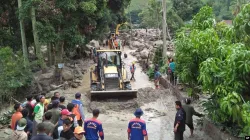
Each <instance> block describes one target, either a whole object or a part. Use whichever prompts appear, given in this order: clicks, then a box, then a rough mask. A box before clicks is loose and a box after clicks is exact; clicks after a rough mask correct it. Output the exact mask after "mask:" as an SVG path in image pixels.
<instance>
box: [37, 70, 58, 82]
mask: <svg viewBox="0 0 250 140" xmlns="http://www.w3.org/2000/svg"><path fill="white" fill-rule="evenodd" d="M53 77H54V73H53V72H50V73H44V74H41V75H40V76H39V78H38V79H39V81H42V80H45V79H53Z"/></svg>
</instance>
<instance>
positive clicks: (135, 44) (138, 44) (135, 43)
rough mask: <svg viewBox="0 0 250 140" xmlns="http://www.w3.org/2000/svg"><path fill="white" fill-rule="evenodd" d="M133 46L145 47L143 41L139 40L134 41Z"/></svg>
mask: <svg viewBox="0 0 250 140" xmlns="http://www.w3.org/2000/svg"><path fill="white" fill-rule="evenodd" d="M132 46H133V47H134V48H143V47H144V46H145V45H144V44H143V43H141V42H139V41H133V42H132Z"/></svg>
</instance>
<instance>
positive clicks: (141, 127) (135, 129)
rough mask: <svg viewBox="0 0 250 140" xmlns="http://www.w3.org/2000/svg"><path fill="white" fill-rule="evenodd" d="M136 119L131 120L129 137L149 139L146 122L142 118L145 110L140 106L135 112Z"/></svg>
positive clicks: (132, 138)
mask: <svg viewBox="0 0 250 140" xmlns="http://www.w3.org/2000/svg"><path fill="white" fill-rule="evenodd" d="M134 115H135V117H136V118H134V119H132V120H130V121H129V124H128V139H129V140H148V135H147V130H146V123H145V121H144V120H142V119H141V116H142V115H143V111H142V110H141V109H140V108H138V109H136V111H135V113H134Z"/></svg>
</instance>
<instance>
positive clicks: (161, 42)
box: [154, 40, 163, 46]
mask: <svg viewBox="0 0 250 140" xmlns="http://www.w3.org/2000/svg"><path fill="white" fill-rule="evenodd" d="M154 45H156V46H161V45H163V41H162V40H157V41H155V42H154Z"/></svg>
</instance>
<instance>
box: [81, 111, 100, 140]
mask: <svg viewBox="0 0 250 140" xmlns="http://www.w3.org/2000/svg"><path fill="white" fill-rule="evenodd" d="M99 113H100V111H99V110H98V109H94V110H93V118H91V119H87V120H85V123H84V130H85V134H84V135H85V138H86V140H98V139H99V137H100V138H101V140H104V133H103V129H102V123H101V122H100V121H99V120H97V118H98V116H99ZM98 133H99V136H98Z"/></svg>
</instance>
